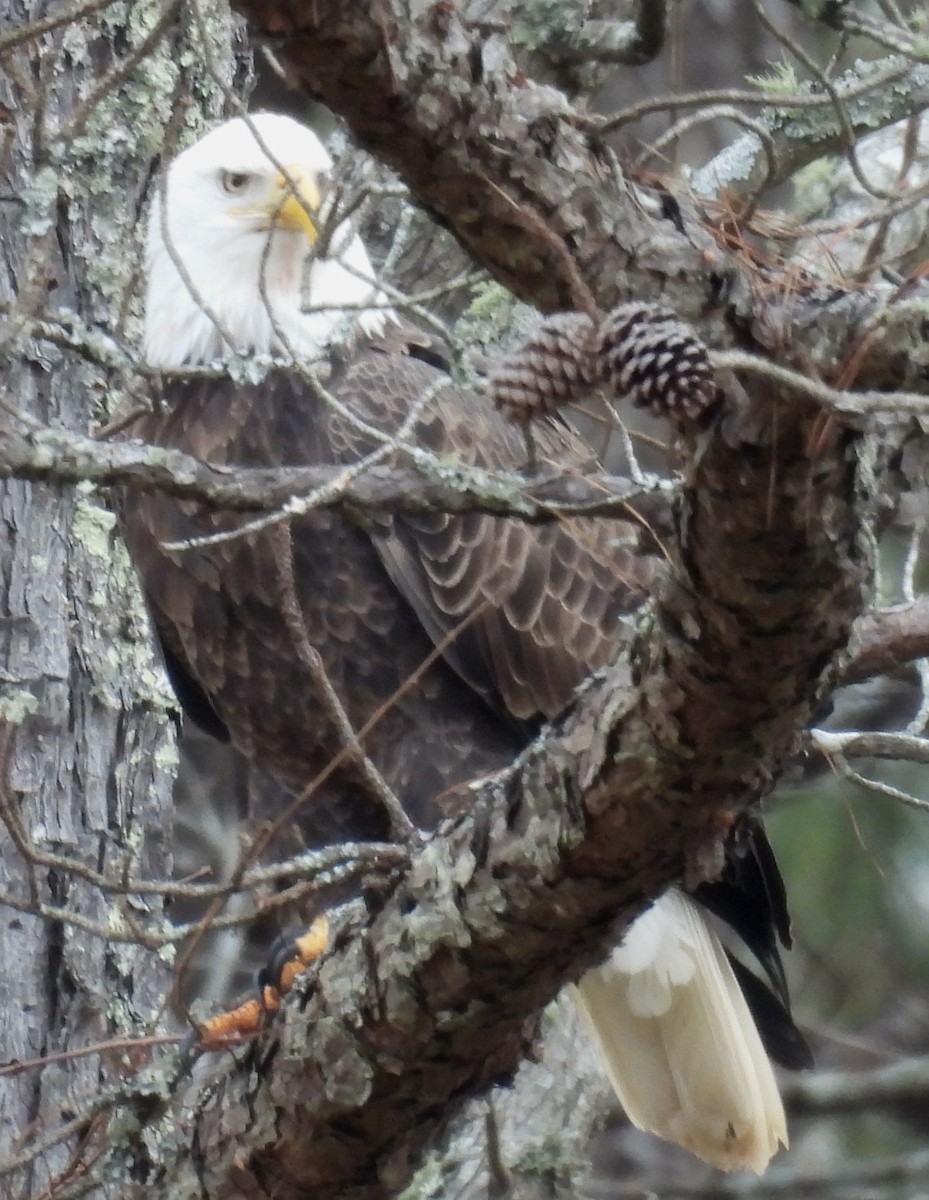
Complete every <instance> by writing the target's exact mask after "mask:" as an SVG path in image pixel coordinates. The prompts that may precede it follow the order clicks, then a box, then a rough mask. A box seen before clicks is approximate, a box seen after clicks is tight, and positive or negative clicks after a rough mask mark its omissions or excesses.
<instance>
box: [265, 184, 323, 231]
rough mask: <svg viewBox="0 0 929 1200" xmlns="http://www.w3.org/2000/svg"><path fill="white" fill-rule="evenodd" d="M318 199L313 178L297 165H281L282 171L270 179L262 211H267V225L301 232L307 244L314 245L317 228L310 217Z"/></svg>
mask: <svg viewBox="0 0 929 1200" xmlns="http://www.w3.org/2000/svg"><path fill="white" fill-rule="evenodd" d="M321 203H322V193H321V192H320V188H319V183H318V182H317V180H316V179H315V178H314V177H313V176H312V175H310V174H307V172H306V171H303V170H301V168H300V167H297V166H285V168H284V173H283V174H280V175H278V176H277V177H276V178H275V179H274V181H273V182H272V184H271V187H270V190H269V192H268V198H267V203H266V204H263V205H262V211H263V212H265V213H266V214H267V218H268V228H269V229H271V228H272V227H273V228H275V229H287V230H289V231H291V232H293V233H303V234H304V235H305V236H306V240H307V241H308V242H309V243H310V245H311V246H315V245H316V240H317V238H318V237H319V229H318V227H317V225H316V221H315V220H314V217H315V216H316V214H317V213H318V212H319V206H320V204H321Z"/></svg>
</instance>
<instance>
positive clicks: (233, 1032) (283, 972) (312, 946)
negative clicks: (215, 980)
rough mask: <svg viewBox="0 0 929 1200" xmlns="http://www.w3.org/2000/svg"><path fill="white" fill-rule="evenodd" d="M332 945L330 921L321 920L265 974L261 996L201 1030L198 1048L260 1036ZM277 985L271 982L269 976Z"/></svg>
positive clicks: (288, 946)
mask: <svg viewBox="0 0 929 1200" xmlns="http://www.w3.org/2000/svg"><path fill="white" fill-rule="evenodd" d="M328 945H329V919H328V917H326V916H325V915H323V916H321V917H317V918H316V920H315V921H314V922H313V924H312V925H311V926H310V928H309V929H308V930H307V931H306V933H304V934H301V936H300V937H298V938H294V939H293V941H291V942H288V943H286V944H285V945H284V947H283V954H282V952H281V950H278V952H277V953H276V954H275V955H274V960H275V961H274V963H273V965H272V966H271V967H270V968H268V970H266V971H264V972H262V974H263V976H264V977H265V979H264V980H263V981H262V982H261V983H260V986H259V992H260V994H259V995H258V996H254V997H252V999H251V1000H246V1001H245V1003H244V1004H240V1005H239V1007H238V1008H234V1009H231V1010H230V1011H229V1012H224V1013H220V1014H219V1015H218V1016H215V1017H211V1018H210V1019H209V1020H208V1021H206V1022H205V1023H204V1024H203V1025H202V1026H201V1028H200V1029H199V1030H198V1035H199V1036H198V1039H197V1041H198V1045H199V1047H200V1049H201V1050H221V1049H222V1048H223V1047H224V1046H228V1045H230V1044H231V1045H235V1044H236V1043H238V1042H241V1041H242V1040H243V1039H245V1038H247V1037H250V1036H252V1035H253V1034H255V1033H257V1032H258V1030H259V1029H260V1028H261V1025H262V1023H263V1022H264V1020H265V1019H266V1017H267V1016H269V1015H270V1014H272V1013H276V1012H277V1010H278V1009H279V1008H280V1006H281V996H285V995H286V994H287V993H288V992H289V991H290V989H291V988H292V987H293V985H294V980H295V979H296V978H297V976H298V975H299V974H300V973H301V972H303V971H305V970H306V969H307V968H308V967H309V966H311V965H312V963H314V962H315V961H316V959H317V958H319V956H320V955H321V954H322V952H323V951H324V950H325V949H326V947H327V946H328ZM269 976H270V977H271V979H272V980H273V982H268V981H267V980H268V977H269Z"/></svg>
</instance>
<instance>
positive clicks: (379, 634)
mask: <svg viewBox="0 0 929 1200" xmlns="http://www.w3.org/2000/svg"><path fill="white" fill-rule="evenodd" d="M331 167H332V164H331V160H330V158H329V155H328V154H327V153H326V151H325V149H324V148H323V146H322V145H321V143H320V142H319V140H318V139H317V138H316V137H315V135H314V134H313V133H311V132H310V131H309V130H307V129H305V128H303V127H301V126H300V125H299V124H297V123H296V122H294V121H293V120H291V119H289V118H287V117H284V116H278V115H272V114H259V115H256V116H253V117H250V118H237V119H235V120H232V121H229V122H228V123H226V124H224V125H222V126H220V127H219V128H217V129H214V130H213V131H212V132H210V133H208V134H207V135H206V136H205V137H203V138H202V139H201V140H200V141H198V142H197V143H196V144H194V145H192V146H190V147H189V148H188V149H186V150H185V151H184V152H183V153H181V154H180V155H179V156H178V157H177V158H176V159H175V160H174V161H173V162H172V163H171V165H170V167H169V169H168V171H167V173H166V178H165V182H164V187H163V190H162V193H161V195H160V197H159V199H158V200H157V201H156V202H155V204H154V205H153V208H152V212H151V216H150V220H149V227H148V242H147V257H146V266H147V293H146V301H145V341H144V346H145V356H146V358H147V360H148V363H149V364H150V365H151V366H153V367H161V368H175V369H176V368H183V367H185V366H191V367H194V366H202V365H205V364H210V363H214V362H216V361H217V360H220V361H221V360H223V359H226V358H229V357H231V356H241V355H265V354H273V355H286V356H290V358H291V360H292V362H291V365H290V366H288V365H286V364H285V365H283V366H279V367H276V368H274V369H272V370H270V371H269V373H268V374H267V375H266V377H265V378H264V379H262V381H261V382H260V383H255V384H250V383H247V382H242V381H241V378H240V376H241V372H240V373H239V378H237V379H236V380H234V379H233V378H231V377H229V376H225V375H222V374H220V375H219V376H218V377H209V378H205V377H203V375H202V373H201V375H200V376H198V377H196V378H194V377H191V378H187V379H177V378H173V379H171V380H169V381H167V382H166V384H165V393H164V402H163V404H162V406H161V407H160V408H159V409H158V411H156V412H152V413H150V414H148V415H145V416H143V417H140V418H138V419H137V420H136V421H135V422H134V424H132V425H131V427H130V428H129V430H128V434H129V436H132V437H138V438H143V439H145V440H147V441H151V442H155V443H158V444H160V445H163V446H171V447H177V448H180V449H183V450H185V451H187V452H189V453H191V454H194V455H197V456H199V457H201V458H202V459H205V460H208V461H209V462H211V463H216V464H222V465H232V464H243V465H249V466H259V465H263V466H281V465H289V464H305V463H328V464H351V463H355V462H357V461H358V459H359V458H361V457H363V456H364V455H365V454H368V453H370V452H372V451H373V450H375V449H376V448H377V447H378V446H379V445H380V441H379V439H380V438H381V437H382V435H384V434H390V433H393V432H395V431H396V430H397V429H398V428H399V427H400V425H401V423H402V422H403V421H404V419H405V418H406V416H407V414H408V412H409V409H410V405H411V404H412V403H413V402H414V401H415V400H416V399H417V398H418V397H421V396H423V395H424V394H426V393H427V392H429V394H430V395H431V401H430V403H429V404H428V405H426V406H425V408H424V411H423V414H422V416H421V417H420V418H419V419H418V421H417V422H416V424H415V429H414V431H413V435H412V436H413V439H414V440H415V441H417V442H418V443H419V444H420V445H422V446H425V447H427V448H429V449H431V450H433V451H436V452H439V453H443V454H449V453H452V454H454V455H456V456H457V457H458V458H459V459H462V460H464V461H470V462H474V463H478V464H481V465H483V466H488V467H500V468H514V467H518V466H519V465H520V464H521V463H522V462H523V461H524V455H525V449H524V443H523V440H522V438H521V437H520V436H519V435H518V434H517V433H515V432H514V430H513V429H512V427H511V426H510V425H509V424H508V423H507V422H505V421H504V420H503V419H502V418H501V417H500V416H499V415H498V414H497V413H496V412H495V411H494V410H493V408H492V407H491V406H490V405H489V404H488V403H487V401H486V400H485V399H484V398H483V397H482V396H479V395H475V394H471V393H467V392H464V391H461V390H460V389H457V388H455V387H454V386H453V385H452V384H451V382H450V380H448V378H447V377H446V376H445V374H444V367H443V365H442V362H441V360H440V357H439V356H438V354H437V352H436V350H435V348H434V347H433V346H432V345H431V344H430V343H429V339H428V338H425V337H423V336H422V335H421V334H419V333H416V332H411V331H409V330H404V329H403V328H401V326H400V325H399V323H398V322H397V321H396V320H395V319H394V318H393V317H392V315H391V314H390V313H388V312H386V311H385V306H384V304H383V302H382V301H381V299H380V297H379V296H378V293H377V287H376V284H375V281H374V276H373V272H372V269H371V264H370V262H369V259H368V256H367V253H366V252H365V248H364V246H363V244H362V242H361V241H360V239H359V238H358V236H356V234H355V233H354V232H353V231H352V230H351V228H350V227H349V226H348V224H347V223H343V224H341V225H337V226H336V228H335V229H334V230H333V231H332V232H331V234H330V235H329V237H328V241H327V244H326V247H325V249H324V251H323V252H321V253H319V254H315V253H314V249H315V248H316V247H317V244H318V243H319V241H320V236H321V228H322V224H323V222H324V209H325V205H326V198H325V197H326V183H327V178H328V176H329V173H330V171H331ZM366 304H373V306H374V307H373V308H372V310H371V311H369V312H368V313H367V315H366V316H365V317H362V318H361V319H359V318H358V312H357V310H358V308H359V306H364V305H366ZM353 310H355V321H354V325H355V328H354V332H353V340H352V342H351V346H350V349H349V350H348V351H347V352H346V351H345V350H341V351H339V352H335V351H334V352H332V353H328V351H329V342H330V340H331V339H332V338H333V335H334V334H335V332H336V330H337V329H339V328H340V326H343V325H344V324H345V322H346V313H347V312H348V313H351V312H352V311H353ZM308 363H316V364H323V365H322V367H321V369H322V370H323V371H324V376H325V388H324V389H323V388H321V387H319V386H317V385H316V384H315V383H314V377H313V376H312V375H311V374H310V373H309V372H308V370H307V368H306V364H308ZM537 437H538V444H539V451H540V453H542V454H544V455H546V456H548V457H550V458H551V459H552V461H555V462H558V463H562V464H565V465H571V464H578V463H583V462H584V461H585V460H587V459H588V458H589V452H588V451H587V450H586V448H585V447H584V446H582V445H581V444H580V443H579V441H578V440H576V438H575V437H574V436H573V435H572V434H571V433H570V432H569V431H568V430H567V429H566V428H562V427H559V426H557V425H555V424H549V425H546V426H543V427H541V428H540V430H539V432H538V435H537ZM123 509H124V520H125V530H126V537H127V541H128V544H129V547H130V550H131V552H132V554H133V557H134V560H135V563H136V564H137V567H138V570H139V572H140V575H141V579H142V584H143V587H144V590H145V593H146V596H147V598H148V603H149V605H150V608H151V612H152V614H153V618H154V623H155V626H156V628H157V630H158V634H159V636H160V640H161V642H162V644H163V647H164V652H165V658H166V662H167V664H168V667H169V670H170V673H171V675H172V678H173V680H174V682H175V685H176V687H177V689H178V692H179V695H180V697H181V699H182V701H183V702H184V704H185V706H186V707H187V708H188V709H189V710H190V711H191V712H192V713H193V714H194V715H195V716H196V717H197V718H198V719H199V720H200V721H201V722H202V723H203V724H204V725H205V726H206V727H207V728H209V729H210V730H211V731H212V732H213V733H215V734H216V735H217V736H223V737H228V738H231V739H232V741H233V742H234V743H235V745H236V746H237V747H238V748H239V749H240V750H242V751H243V752H244V753H245V754H246V755H248V756H250V757H251V758H252V759H253V760H254V761H256V762H257V763H258V764H260V765H261V766H262V767H263V768H264V769H265V770H266V771H267V772H269V773H270V774H271V775H272V776H273V777H274V778H275V779H276V780H277V781H279V783H280V784H282V785H283V786H284V787H286V788H288V789H290V790H291V791H292V792H294V793H300V792H301V791H302V790H303V789H304V788H305V787H306V785H307V783H308V782H309V781H310V780H314V781H315V784H314V788H313V791H312V795H311V796H310V797H309V799H308V801H307V805H306V808H305V821H306V825H307V828H308V829H309V830H310V831H311V835H312V836H313V837H315V838H316V839H318V840H323V841H325V840H332V839H334V838H339V837H349V836H350V837H353V838H364V837H382V836H384V835H385V834H386V833H387V832H388V823H387V817H386V815H385V808H384V805H383V802H382V799H381V793H380V792H379V786H378V785H379V784H381V783H384V784H386V785H388V786H389V787H390V788H392V789H393V790H394V792H395V793H396V794H397V795H398V796H399V797H400V798H401V799H402V801H403V803H404V805H405V806H406V809H407V811H408V812H409V814H410V816H411V817H412V819H413V820H414V821H416V822H417V823H418V824H420V825H421V826H423V827H425V828H429V827H431V826H433V825H434V824H435V823H436V822H437V820H438V819H439V818H440V817H441V816H442V815H443V813H446V812H449V811H455V809H456V806H460V805H462V804H463V803H466V802H467V800H466V798H467V792H466V789H465V787H464V785H465V784H466V783H467V781H469V780H471V779H473V778H475V777H477V776H479V775H481V774H483V773H486V772H490V771H495V770H497V769H499V768H501V767H503V766H505V765H506V764H508V763H509V762H510V761H512V759H513V758H514V757H515V755H516V754H517V753H518V752H519V751H520V749H521V748H522V747H524V746H525V745H526V743H527V741H528V739H530V738H531V737H532V736H533V733H534V732H535V731H536V730H537V729H538V727H539V725H540V723H541V722H542V721H544V720H545V719H546V718H550V717H552V716H554V715H555V714H557V713H558V712H559V710H560V709H562V708H563V707H564V705H565V704H566V703H567V701H568V700H569V698H570V696H571V694H572V691H573V689H574V688H575V687H576V686H577V685H578V684H579V683H580V682H581V680H583V678H584V677H585V676H586V675H587V674H589V673H590V672H591V671H592V670H594V669H596V668H597V667H599V666H602V665H603V664H605V663H607V662H609V661H610V660H611V659H612V658H613V657H614V656H615V654H616V652H617V649H618V646H619V644H620V638H621V629H622V618H623V616H624V614H627V613H629V612H631V611H634V610H635V609H636V608H637V607H638V605H639V604H640V603H641V601H642V599H643V597H644V596H645V595H646V594H647V592H648V589H649V587H650V585H651V584H652V582H653V580H654V578H655V575H656V573H657V571H658V570H660V562H659V558H658V556H657V554H656V553H655V546H654V545H652V544H650V543H649V540H648V537H647V535H646V533H645V532H644V531H643V529H642V528H641V527H640V525H638V524H634V523H632V522H626V521H620V520H603V519H577V520H571V521H563V522H560V523H556V524H552V525H550V526H545V527H531V526H528V525H526V524H524V523H521V522H519V521H517V520H511V519H500V518H491V517H488V516H483V515H478V514H466V515H443V514H427V515H424V516H415V517H395V516H391V515H389V514H384V515H383V516H382V517H380V518H377V519H375V518H372V519H370V520H368V521H366V522H365V523H364V524H361V523H354V522H352V521H351V520H349V519H348V518H347V517H345V516H344V515H342V514H340V513H336V512H333V511H328V510H316V511H311V512H309V513H308V514H306V515H302V516H298V517H294V518H292V519H290V520H289V521H288V522H286V523H279V524H277V525H274V526H271V527H270V528H266V529H263V530H259V531H252V532H246V533H243V534H242V535H240V536H237V537H233V538H229V539H227V540H219V541H213V542H211V543H209V544H197V541H196V539H197V538H200V537H202V536H203V535H207V534H215V533H217V532H221V531H234V530H235V529H236V528H237V527H238V526H239V525H240V524H241V517H239V516H236V515H234V514H231V513H228V512H227V513H224V512H211V511H208V510H207V509H206V508H204V507H203V506H201V505H198V504H194V503H191V502H185V501H179V500H175V499H172V498H170V497H166V496H158V495H142V494H130V495H127V496H125V497H124V501H123ZM184 541H189V542H190V543H191V544H190V546H189V548H186V549H182V550H179V549H166V548H165V543H174V544H175V545H176V544H177V543H179V542H184ZM346 730H349V731H354V734H357V739H356V738H355V737H354V736H353V735H352V734H351V732H349V733H347V732H346ZM359 739H360V742H361V743H362V744H363V749H364V754H360V753H359ZM333 763H335V764H336V765H335V767H334V769H332V765H333ZM327 767H328V768H330V769H329V771H328V774H326V768H327ZM321 773H322V775H321ZM320 779H321V781H320ZM720 918H721V919H722V923H723V924H725V925H726V926H727V927H728V928H729V930H730V932H731V933H732V934H733V935H734V936H736V937H737V938H739V939H741V941H742V942H743V943H744V944H746V945H747V946H748V947H749V949H750V950H751V951H752V952H753V954H754V956H755V959H756V960H757V962H758V963H760V965H761V966H762V968H763V969H764V971H765V974H766V982H765V983H762V982H761V980H760V978H759V977H756V976H755V975H754V974H752V973H750V972H748V971H747V970H745V968H744V967H743V966H741V965H740V964H739V963H737V962H736V961H735V960H734V959H732V958H731V957H730V955H729V954H728V953H727V951H726V950H725V949H724V947H723V943H722V941H721V940H720V936H719V933H718V932H717V929H718V928H719V927H720V925H721V922H720ZM788 941H789V928H788V919H787V913H786V905H785V900H784V892H783V886H782V884H781V881H780V876H779V873H778V870H777V867H776V864H775V862H774V859H773V856H772V855H771V851H770V848H769V847H768V844H767V841H766V839H765V836H764V832H763V830H762V829H761V827H760V825H758V824H757V823H753V824H749V825H747V826H746V827H744V828H742V829H741V830H740V836H739V837H738V838H736V837H734V838H733V840H732V845H731V847H730V850H729V854H728V862H727V866H726V870H725V873H724V877H723V878H722V879H720V880H719V881H718V882H716V883H713V884H704V885H702V886H701V888H700V889H699V891H698V893H697V895H695V896H690V895H688V894H685V893H684V892H683V891H681V890H672V891H670V892H669V893H668V894H667V895H665V896H664V897H663V898H661V899H659V900H658V901H657V902H656V903H655V904H654V906H653V907H652V908H651V909H649V910H648V911H647V912H646V913H645V914H644V915H643V916H641V917H640V918H639V919H638V920H637V921H636V923H635V924H634V925H633V927H632V928H631V929H630V930H629V932H628V934H627V935H626V937H625V939H624V940H623V942H622V944H621V945H620V946H618V947H617V948H616V949H615V950H614V952H613V953H612V955H611V957H610V958H609V959H608V960H607V961H606V962H605V963H604V964H603V965H602V966H600V967H598V968H596V969H595V970H592V971H590V972H589V973H588V974H587V975H586V976H585V977H584V978H583V979H582V980H581V981H580V983H579V984H578V985H577V996H578V999H579V1003H580V1006H581V1009H582V1011H583V1013H584V1014H585V1016H586V1018H587V1023H588V1024H589V1026H590V1028H591V1030H592V1032H593V1035H594V1038H595V1042H596V1044H597V1045H598V1046H599V1050H600V1054H601V1058H602V1062H603V1066H604V1069H605V1071H606V1072H607V1074H608V1075H609V1078H610V1080H611V1082H612V1084H613V1085H614V1087H615V1090H616V1092H617V1095H618V1097H619V1099H620V1101H621V1103H622V1104H623V1106H624V1108H625V1110H626V1112H627V1113H628V1115H629V1117H630V1119H631V1120H632V1121H633V1122H634V1123H635V1124H636V1125H637V1126H639V1127H640V1128H642V1129H645V1130H650V1131H652V1132H654V1133H656V1134H659V1135H660V1136H662V1137H664V1138H668V1139H670V1140H672V1141H674V1142H677V1143H679V1144H680V1145H682V1146H685V1147H687V1148H688V1149H689V1150H691V1151H693V1152H694V1153H696V1154H697V1155H699V1156H700V1157H701V1158H703V1159H705V1160H706V1161H708V1162H710V1163H712V1164H714V1165H716V1166H718V1167H721V1168H723V1169H736V1168H750V1169H752V1170H755V1171H757V1172H761V1171H762V1170H764V1168H765V1167H766V1165H767V1163H768V1161H769V1159H770V1158H771V1156H772V1155H773V1153H774V1152H775V1151H776V1149H777V1148H778V1145H779V1144H781V1143H783V1144H785V1145H786V1142H787V1132H786V1126H785V1119H784V1111H783V1107H782V1104H781V1100H780V1096H779V1094H778V1089H777V1086H776V1083H775V1080H774V1075H773V1072H772V1068H771V1065H770V1062H769V1057H768V1055H769V1053H770V1054H771V1055H772V1056H773V1057H775V1058H777V1059H778V1060H779V1061H781V1062H784V1063H786V1064H787V1065H792V1066H798V1065H802V1064H804V1063H805V1062H806V1058H807V1054H808V1051H807V1050H806V1047H805V1045H804V1043H803V1040H802V1038H801V1037H800V1035H799V1033H798V1031H797V1030H796V1028H795V1026H794V1025H793V1022H792V1020H791V1018H790V1015H789V1011H788V1007H787V1003H788V1002H787V993H786V985H785V983H784V975H783V970H782V967H781V961H780V957H779V942H781V943H785V944H786V943H787V942H788ZM753 1013H754V1016H753ZM759 1029H760V1030H761V1032H759Z"/></svg>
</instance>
